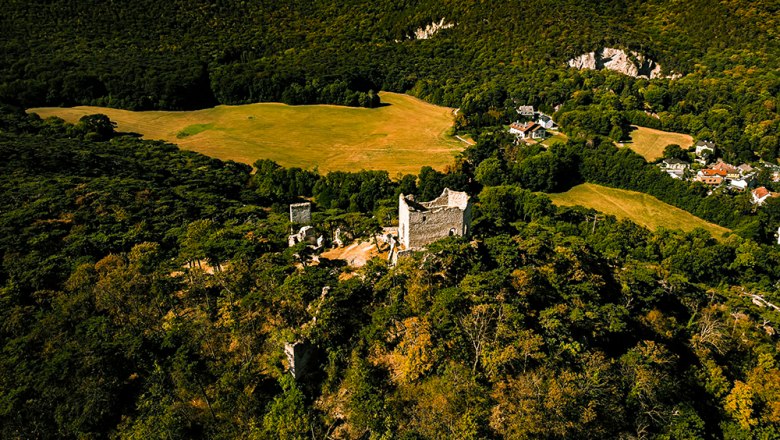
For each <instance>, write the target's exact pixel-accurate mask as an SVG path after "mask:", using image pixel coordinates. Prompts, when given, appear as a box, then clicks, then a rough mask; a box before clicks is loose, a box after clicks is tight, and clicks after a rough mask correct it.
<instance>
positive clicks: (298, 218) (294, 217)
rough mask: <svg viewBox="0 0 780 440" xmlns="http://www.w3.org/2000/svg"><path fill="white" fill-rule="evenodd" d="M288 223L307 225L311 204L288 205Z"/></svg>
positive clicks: (309, 220)
mask: <svg viewBox="0 0 780 440" xmlns="http://www.w3.org/2000/svg"><path fill="white" fill-rule="evenodd" d="M290 223H295V224H297V225H308V224H309V223H311V203H309V202H306V203H295V204H292V205H290Z"/></svg>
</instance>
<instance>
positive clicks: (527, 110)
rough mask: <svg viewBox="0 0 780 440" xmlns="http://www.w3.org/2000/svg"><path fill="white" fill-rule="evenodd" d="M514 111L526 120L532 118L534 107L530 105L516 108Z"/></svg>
mask: <svg viewBox="0 0 780 440" xmlns="http://www.w3.org/2000/svg"><path fill="white" fill-rule="evenodd" d="M516 111H517V114H518V115H520V116H525V117H528V118H532V117H533V116H534V106H532V105H521V106H519V107H517V110H516Z"/></svg>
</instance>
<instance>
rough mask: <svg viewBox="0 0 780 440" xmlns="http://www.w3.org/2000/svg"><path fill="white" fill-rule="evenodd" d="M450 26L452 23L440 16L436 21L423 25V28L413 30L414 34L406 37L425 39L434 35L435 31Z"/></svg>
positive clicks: (453, 25) (452, 25)
mask: <svg viewBox="0 0 780 440" xmlns="http://www.w3.org/2000/svg"><path fill="white" fill-rule="evenodd" d="M452 27H455V24H454V23H446V22H445V21H444V18H442V19H441V20H439V22H438V23H436V22H433V23H431V24H429V25H428V26H425V28H418V29H417V30H416V31H414V35H408V36H407V38H408V39H410V40H427V39H428V38H431V37H432V36H433V35H435V34H436V32H439V31H440V30H442V29H449V28H452Z"/></svg>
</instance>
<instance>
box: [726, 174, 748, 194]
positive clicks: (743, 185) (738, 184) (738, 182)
mask: <svg viewBox="0 0 780 440" xmlns="http://www.w3.org/2000/svg"><path fill="white" fill-rule="evenodd" d="M753 177H754V176H753V175H752V174H749V175H747V176H744V177H741V178H739V179H733V180H730V181H729V185H730V186H731V187H732V188H734V189H736V190H738V191H744V190H746V189H748V188H750V186H752V184H753Z"/></svg>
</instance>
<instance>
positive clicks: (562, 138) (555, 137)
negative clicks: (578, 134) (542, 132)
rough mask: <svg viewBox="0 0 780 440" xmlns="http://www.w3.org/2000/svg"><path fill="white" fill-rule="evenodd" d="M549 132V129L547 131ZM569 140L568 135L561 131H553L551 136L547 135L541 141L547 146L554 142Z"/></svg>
mask: <svg viewBox="0 0 780 440" xmlns="http://www.w3.org/2000/svg"><path fill="white" fill-rule="evenodd" d="M547 133H548V134H549V133H550V132H549V131H548V132H547ZM567 140H569V137H568V136H566V135H565V134H563V133H561V132H555V134H553V135H552V136H550V137H548V138H547V139H545V140H543V141H542V144H543V145H545V146H547V147H549V146H550V145H552V144H553V143H554V142H563V143H566V141H567Z"/></svg>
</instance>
